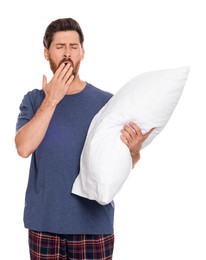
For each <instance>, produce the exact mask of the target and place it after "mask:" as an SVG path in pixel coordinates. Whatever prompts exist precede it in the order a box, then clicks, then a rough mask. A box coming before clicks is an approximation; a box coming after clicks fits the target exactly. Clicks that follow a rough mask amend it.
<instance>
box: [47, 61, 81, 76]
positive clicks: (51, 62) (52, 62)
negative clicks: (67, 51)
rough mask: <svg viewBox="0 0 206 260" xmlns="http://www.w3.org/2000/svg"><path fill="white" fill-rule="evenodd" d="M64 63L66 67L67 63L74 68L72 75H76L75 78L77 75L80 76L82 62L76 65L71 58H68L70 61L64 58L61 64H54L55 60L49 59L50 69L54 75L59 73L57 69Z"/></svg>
mask: <svg viewBox="0 0 206 260" xmlns="http://www.w3.org/2000/svg"><path fill="white" fill-rule="evenodd" d="M62 63H64V64H65V65H66V64H67V63H70V64H71V66H72V67H73V71H72V75H74V77H76V76H77V74H78V72H79V67H80V63H81V61H80V60H79V61H78V62H77V63H76V64H75V65H74V63H73V61H72V60H71V59H70V58H68V59H66V58H64V59H62V60H61V61H60V62H59V64H56V63H55V62H54V60H53V59H52V58H51V57H49V64H50V69H51V71H52V72H53V74H54V73H55V72H56V71H57V69H58V68H59V66H60V65H61V64H62Z"/></svg>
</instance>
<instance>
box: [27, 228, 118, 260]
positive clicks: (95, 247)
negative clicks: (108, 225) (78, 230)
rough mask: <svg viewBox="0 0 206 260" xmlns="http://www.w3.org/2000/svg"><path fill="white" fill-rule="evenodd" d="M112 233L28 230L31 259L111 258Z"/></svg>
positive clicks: (112, 246)
mask: <svg viewBox="0 0 206 260" xmlns="http://www.w3.org/2000/svg"><path fill="white" fill-rule="evenodd" d="M113 248H114V235H113V234H111V235H60V234H53V233H47V232H37V231H33V230H29V250H30V257H31V258H30V259H31V260H111V259H112V253H113Z"/></svg>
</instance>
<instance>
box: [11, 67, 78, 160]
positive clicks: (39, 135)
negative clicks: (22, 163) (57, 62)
mask: <svg viewBox="0 0 206 260" xmlns="http://www.w3.org/2000/svg"><path fill="white" fill-rule="evenodd" d="M72 70H73V68H72V67H70V65H69V64H67V65H66V66H65V65H64V64H62V65H61V66H60V67H59V68H58V69H57V71H56V72H55V74H54V76H53V78H52V80H51V81H50V82H49V83H48V84H47V79H46V76H43V90H44V92H45V98H44V100H43V101H42V104H41V105H40V107H39V109H38V110H37V112H36V114H35V115H34V116H33V118H32V119H31V120H30V121H29V122H28V123H26V124H25V125H24V126H23V127H22V128H21V129H20V130H19V131H18V132H17V133H16V136H15V144H16V149H17V152H18V154H19V155H20V156H22V157H24V158H26V157H28V156H29V155H30V154H31V153H33V152H34V151H35V150H36V149H37V147H38V146H39V144H40V143H41V141H42V139H43V138H44V136H45V134H46V131H47V129H48V126H49V123H50V121H51V118H52V116H53V113H54V111H55V108H56V106H57V104H58V103H59V102H60V101H61V100H62V98H63V97H64V96H65V94H66V92H67V91H68V88H69V86H70V84H71V82H72V81H73V79H74V76H73V75H72Z"/></svg>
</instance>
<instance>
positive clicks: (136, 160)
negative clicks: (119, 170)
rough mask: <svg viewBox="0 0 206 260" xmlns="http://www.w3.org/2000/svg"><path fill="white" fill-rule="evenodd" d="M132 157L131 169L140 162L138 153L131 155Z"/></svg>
mask: <svg viewBox="0 0 206 260" xmlns="http://www.w3.org/2000/svg"><path fill="white" fill-rule="evenodd" d="M131 157H132V168H134V167H135V164H136V163H137V162H138V161H139V160H140V152H139V153H136V154H131Z"/></svg>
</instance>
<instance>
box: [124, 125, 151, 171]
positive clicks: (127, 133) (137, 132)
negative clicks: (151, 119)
mask: <svg viewBox="0 0 206 260" xmlns="http://www.w3.org/2000/svg"><path fill="white" fill-rule="evenodd" d="M153 130H154V128H152V129H151V130H150V131H149V132H147V133H146V134H144V135H143V134H142V131H141V129H140V128H139V127H138V126H137V125H136V124H135V123H133V122H130V123H129V124H128V125H125V126H124V127H123V129H122V130H121V133H122V135H121V136H120V138H121V140H122V142H123V143H124V144H126V145H127V147H128V148H129V150H130V154H131V157H132V166H133V168H134V166H135V164H136V163H137V162H138V161H139V159H140V150H141V147H142V144H143V142H144V141H145V140H146V139H147V137H148V136H149V135H150V134H151V132H152V131H153Z"/></svg>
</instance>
